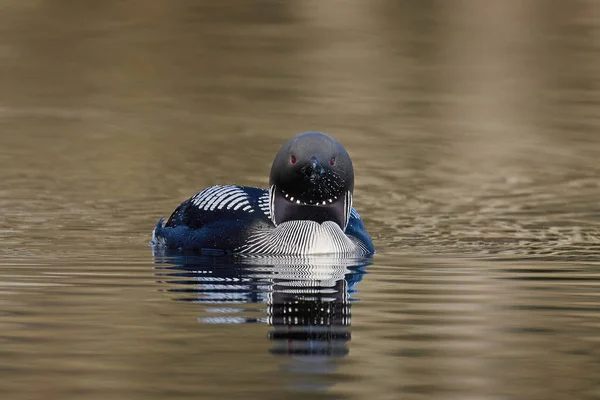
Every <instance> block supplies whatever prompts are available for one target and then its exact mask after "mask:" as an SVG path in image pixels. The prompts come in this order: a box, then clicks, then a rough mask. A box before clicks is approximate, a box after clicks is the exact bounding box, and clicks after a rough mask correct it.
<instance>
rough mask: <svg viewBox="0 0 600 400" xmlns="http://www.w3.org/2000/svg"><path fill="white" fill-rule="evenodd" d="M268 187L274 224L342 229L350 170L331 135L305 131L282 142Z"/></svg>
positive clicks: (349, 194)
mask: <svg viewBox="0 0 600 400" xmlns="http://www.w3.org/2000/svg"><path fill="white" fill-rule="evenodd" d="M269 186H270V200H271V201H270V211H271V219H272V220H273V223H275V225H277V224H280V223H282V222H285V221H291V220H311V221H316V222H324V221H333V222H335V223H337V224H338V225H340V227H341V228H342V229H345V228H346V224H347V223H348V218H349V217H350V209H351V208H352V192H353V191H354V169H353V168H352V161H351V160H350V156H349V155H348V152H347V151H346V149H344V147H343V146H342V145H341V144H340V143H339V142H338V141H337V140H335V139H334V138H332V137H331V136H328V135H326V134H324V133H321V132H306V133H302V134H300V135H298V136H295V137H293V138H292V139H290V140H289V141H288V142H287V143H285V144H284V145H283V146H282V147H281V149H280V150H279V153H277V155H276V156H275V160H274V161H273V166H272V167H271V175H270V177H269Z"/></svg>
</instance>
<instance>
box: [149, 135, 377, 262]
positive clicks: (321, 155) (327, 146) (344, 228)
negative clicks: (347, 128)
mask: <svg viewBox="0 0 600 400" xmlns="http://www.w3.org/2000/svg"><path fill="white" fill-rule="evenodd" d="M323 160H325V162H324V161H323ZM326 163H327V164H326ZM336 166H337V168H336ZM353 188H354V172H353V170H352V164H351V161H350V158H349V156H348V154H347V153H346V151H345V149H344V148H343V147H341V145H340V144H339V143H338V142H337V141H335V139H333V138H331V137H329V136H327V135H325V134H323V133H319V132H307V133H304V134H302V135H298V136H296V137H295V138H292V139H291V140H290V141H288V143H286V144H285V145H284V146H283V147H282V149H281V150H280V151H279V153H278V154H277V156H276V158H275V161H274V163H273V168H272V169H271V177H270V187H269V189H268V190H267V189H260V188H254V187H248V186H237V185H218V186H211V187H208V188H206V189H204V190H202V191H200V192H198V193H197V194H195V195H194V196H192V197H191V198H189V199H188V200H186V201H184V202H183V203H182V204H181V205H179V207H177V208H176V209H175V211H174V212H173V213H172V214H171V216H170V217H169V219H168V220H167V222H166V223H164V219H161V220H160V221H159V222H158V223H157V225H156V227H155V228H154V231H153V233H152V244H153V245H154V246H160V247H165V248H171V249H179V250H199V251H201V252H204V253H209V254H210V253H214V254H221V253H246V254H270V255H310V254H347V255H353V256H366V255H370V254H373V252H374V251H375V250H374V247H373V243H372V241H371V239H370V237H369V235H368V234H367V232H366V230H365V228H364V225H363V223H362V220H361V218H360V216H359V215H358V213H357V212H356V210H355V209H354V208H352V192H353Z"/></svg>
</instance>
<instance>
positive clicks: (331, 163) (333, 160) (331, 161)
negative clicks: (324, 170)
mask: <svg viewBox="0 0 600 400" xmlns="http://www.w3.org/2000/svg"><path fill="white" fill-rule="evenodd" d="M329 165H331V166H334V165H335V158H332V159H331V160H329Z"/></svg>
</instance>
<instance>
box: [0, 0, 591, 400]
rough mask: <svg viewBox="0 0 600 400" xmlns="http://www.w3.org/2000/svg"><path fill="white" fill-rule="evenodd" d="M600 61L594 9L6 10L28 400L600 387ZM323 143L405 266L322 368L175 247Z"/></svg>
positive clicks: (8, 336) (386, 257) (389, 252)
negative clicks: (301, 137)
mask: <svg viewBox="0 0 600 400" xmlns="http://www.w3.org/2000/svg"><path fill="white" fill-rule="evenodd" d="M599 70H600V3H599V2H597V1H593V0H573V1H569V2H557V1H553V2H549V1H542V0H530V1H525V2H523V1H516V0H509V1H503V2H484V1H476V0H456V1H451V2H450V1H441V0H440V1H394V0H373V1H371V0H369V1H364V0H345V1H341V0H302V1H296V0H292V1H275V0H228V1H219V2H217V1H192V0H180V1H159V0H143V1H142V0H129V1H125V0H119V1H117V0H115V1H111V0H104V1H91V0H86V1H71V0H65V1H49V0H18V1H17V0H0V326H1V327H2V332H3V333H2V334H0V395H2V397H3V398H7V399H8V398H11V399H25V398H27V399H30V398H44V399H51V398H61V399H66V398H106V396H108V395H110V397H111V398H128V399H131V398H153V397H157V398H158V397H160V398H165V397H166V398H203V397H206V398H213V397H220V398H228V397H231V396H238V395H242V394H243V395H245V396H247V397H256V398H281V397H282V396H285V397H286V398H290V399H292V398H295V396H298V398H299V397H304V396H306V390H309V389H310V391H311V396H313V397H314V398H346V397H347V398H364V397H365V396H372V397H373V398H377V399H396V398H437V397H440V398H442V397H443V398H452V397H455V398H461V399H465V398H483V397H485V398H502V399H504V398H528V399H536V398H539V399H548V398H564V399H567V398H577V399H584V398H590V399H591V398H600V386H599V384H598V382H599V381H600V380H599V379H598V378H599V374H598V372H599V371H600V365H599V364H600V348H599V347H598V341H597V337H598V334H599V333H600V332H599V329H600V312H599V310H600V299H599V297H598V295H597V293H598V289H600V274H599V272H598V267H599V265H600V264H599V261H600V257H599V254H600V252H599V250H600V204H599V198H600V177H599V172H600V163H599V162H598V160H599V159H600V138H599V136H598V135H599V133H598V130H599V128H600V108H599V104H600V74H599V73H598V71H599ZM307 130H321V131H324V132H326V133H328V134H330V135H332V136H334V137H335V138H336V139H338V140H339V141H340V142H341V143H342V144H343V145H344V146H345V147H346V148H347V150H348V151H349V153H350V155H351V156H352V158H353V161H354V166H355V175H356V190H355V194H354V199H355V206H356V208H357V210H358V211H359V212H360V213H361V215H362V217H363V220H364V221H365V224H366V226H367V229H368V231H369V232H370V233H371V235H372V236H373V239H374V241H375V245H376V247H377V249H378V255H377V256H376V257H375V259H374V260H373V265H370V266H368V268H367V271H369V272H368V273H367V274H366V275H365V276H364V277H363V276H362V272H361V275H360V276H361V279H362V281H361V282H360V284H356V282H355V281H348V279H347V278H346V281H348V282H346V283H344V284H343V285H342V284H339V282H342V281H344V279H342V278H340V277H338V278H336V279H337V280H335V281H336V282H338V284H337V286H336V287H338V286H339V287H342V288H341V289H339V293H342V294H343V296H341V297H343V299H341V300H340V298H341V297H340V296H338V297H336V298H337V300H335V301H340V302H341V303H340V304H343V305H344V306H345V305H346V304H347V303H349V302H350V300H349V299H348V298H346V297H347V296H346V294H347V292H348V290H349V288H351V289H352V290H351V291H353V290H355V289H357V290H358V292H357V293H355V294H353V295H352V296H351V297H352V298H353V299H355V300H360V302H357V303H356V304H354V305H353V307H352V313H353V319H352V340H351V341H350V340H349V336H348V337H346V336H344V339H343V342H344V343H345V344H344V346H346V347H344V348H347V351H344V352H343V353H344V354H345V355H344V356H343V357H339V358H336V359H335V361H331V360H329V359H328V361H327V363H332V366H331V367H330V368H325V369H324V370H323V371H325V372H323V373H322V374H317V375H318V377H315V376H313V375H315V374H308V375H310V376H309V378H307V377H306V375H307V370H313V369H315V370H319V371H320V369H319V368H316V367H315V366H314V364H308V365H309V367H306V366H304V367H303V368H296V367H290V366H289V365H288V362H290V360H291V359H290V360H288V359H287V358H285V357H283V358H281V357H279V358H278V357H275V356H273V355H272V354H270V353H269V352H268V348H269V346H271V344H270V343H269V342H270V340H269V339H268V338H267V334H266V332H267V330H268V327H267V325H268V324H267V322H265V321H266V320H263V319H264V318H263V317H264V315H263V314H265V310H264V309H263V308H261V307H264V304H265V303H266V304H271V305H272V304H273V302H275V301H276V300H273V296H271V297H269V296H266V297H265V298H264V299H263V298H256V297H251V298H247V299H246V300H244V301H238V303H239V304H237V305H236V306H235V308H234V309H230V310H229V311H227V310H228V309H227V308H219V310H220V311H219V312H226V313H227V312H229V313H233V314H236V315H238V316H239V315H245V313H248V312H251V313H255V314H257V315H258V316H257V317H256V318H254V319H252V320H251V321H253V323H246V324H243V325H236V324H230V323H217V324H205V323H204V322H202V321H213V320H212V319H206V318H205V317H206V315H205V314H206V313H209V314H210V312H213V311H214V310H212V311H211V310H208V311H207V309H206V308H205V307H204V306H202V305H199V304H197V302H195V301H184V302H180V301H175V300H180V297H179V295H173V291H175V292H179V291H180V290H184V289H183V287H181V288H180V286H181V285H180V283H181V282H171V281H170V280H169V279H170V278H169V279H166V278H165V279H166V280H164V279H163V277H162V275H161V274H163V272H160V268H162V267H160V268H159V269H158V270H157V269H156V268H157V267H156V266H155V262H156V259H155V258H153V256H152V251H151V249H150V247H149V246H148V241H149V240H150V234H151V230H152V228H153V226H154V224H155V223H156V221H157V220H158V219H159V218H160V217H162V216H168V215H169V214H170V212H171V211H172V210H173V209H174V208H175V207H176V206H177V205H178V204H179V203H180V202H181V201H182V200H184V199H185V198H187V197H189V196H191V195H192V194H194V193H195V192H196V191H198V190H200V189H202V188H204V187H206V186H208V185H212V184H226V183H235V184H241V185H251V186H266V185H267V183H268V172H269V169H270V165H271V162H272V159H273V156H274V154H275V153H276V152H277V150H278V149H279V147H280V146H281V145H282V144H283V143H284V142H285V141H286V140H287V139H289V138H290V137H292V136H294V135H296V134H298V133H301V132H303V131H307ZM184 264H185V263H184V262H181V263H179V264H177V263H174V268H176V269H177V268H179V271H180V272H181V271H184V272H183V278H181V279H184V278H185V279H187V280H188V281H187V283H188V284H189V283H190V282H192V283H193V282H197V281H198V278H199V277H198V275H197V272H198V269H194V268H193V267H189V266H186V267H181V266H182V265H184ZM177 265H179V267H177ZM343 268H345V266H343ZM156 271H159V272H156ZM190 271H196V272H193V273H192V272H190ZM202 271H205V270H204V269H202ZM211 271H212V270H211ZM236 271H237V270H236ZM236 271H234V272H232V274H233V275H232V274H224V275H223V276H219V277H218V279H223V280H228V281H231V280H232V279H233V280H234V281H236V282H237V279H242V278H243V277H241V276H240V274H239V271H237V272H236ZM336 271H337V270H336ZM338 272H339V271H338ZM338 272H336V274H337V275H335V274H334V275H335V276H338V275H340V274H339V273H338ZM190 273H191V274H192V275H190ZM194 274H196V275H194ZM178 276H179V275H178ZM340 276H342V277H343V276H344V274H343V273H341V275H340ZM185 279H184V280H185ZM215 279H217V278H215ZM244 279H246V280H247V282H250V283H248V284H249V285H251V286H252V285H254V286H252V287H251V290H250V292H256V291H258V292H260V291H261V290H263V289H261V288H262V286H261V285H263V284H264V282H263V281H261V279H262V278H260V277H259V278H256V277H255V276H254V275H252V276H251V277H250V278H248V277H246V278H244ZM340 279H341V281H340ZM242 280H243V279H242ZM359 280H360V279H359ZM344 282H345V281H344ZM203 284H208V283H207V282H206V281H203ZM178 285H179V286H178ZM192 286H193V285H192ZM203 287H204V288H205V289H206V286H203ZM205 289H202V290H199V289H197V290H196V291H195V292H194V291H193V290H192V291H193V292H194V293H192V298H191V299H188V300H194V299H196V298H197V296H201V295H203V294H205V292H204V291H203V290H205ZM221 289H223V288H222V287H221ZM221 289H219V288H214V287H213V288H212V289H211V290H213V291H214V290H216V291H219V290H221ZM223 290H224V291H221V292H219V293H221V294H223V293H225V294H226V295H225V297H219V298H220V299H221V300H223V298H229V297H228V296H229V294H231V293H232V291H234V292H235V291H236V290H239V288H238V287H235V288H232V287H227V288H225V289H223ZM244 290H246V289H244ZM269 290H270V291H269ZM269 290H266V292H267V293H272V292H273V291H274V290H275V289H273V288H272V287H271V289H269ZM184 291H185V290H184ZM221 300H219V301H217V302H220V301H221ZM287 301H288V300H286V302H287ZM332 301H333V300H332ZM269 302H270V303H269ZM281 304H283V303H281ZM286 304H287V303H286ZM269 307H270V306H269ZM223 310H225V311H223ZM267 313H268V312H267ZM344 313H346V311H344ZM344 315H345V314H344ZM261 318H263V319H261ZM218 321H221V322H223V321H225V322H232V321H234V322H235V321H237V322H240V321H242V322H248V321H250V320H247V319H242V320H238V319H235V318H234V319H229V320H218ZM257 322H258V323H257ZM284 326H286V325H285V324H284ZM344 326H349V323H348V322H344ZM344 335H345V334H344ZM271 339H272V338H271ZM338 339H339V337H338ZM328 355H331V354H328ZM336 355H338V356H339V354H337V353H336ZM314 360H315V358H314V357H313V358H311V361H310V362H311V363H314V362H315V361H314ZM319 360H320V358H319ZM302 362H305V361H302ZM320 362H321V361H320ZM298 376H302V377H303V378H302V379H301V380H300V381H298ZM315 380H316V381H318V383H315ZM299 382H300V383H299Z"/></svg>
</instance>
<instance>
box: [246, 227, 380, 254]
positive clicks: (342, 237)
mask: <svg viewBox="0 0 600 400" xmlns="http://www.w3.org/2000/svg"><path fill="white" fill-rule="evenodd" d="M236 252H240V253H254V254H290V255H310V254H352V255H364V254H367V253H368V251H367V249H366V248H364V247H363V246H362V245H361V244H360V243H359V242H358V241H354V240H352V239H350V238H349V237H348V236H346V234H345V233H344V232H343V231H342V229H341V228H340V227H339V225H338V224H336V223H335V222H331V221H325V222H323V223H322V224H320V223H318V222H314V221H287V222H283V223H281V224H279V225H277V227H275V228H274V229H273V228H271V229H265V230H257V231H256V232H253V233H251V234H250V235H249V238H248V241H247V243H246V244H245V245H244V246H242V247H240V248H238V249H236Z"/></svg>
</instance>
